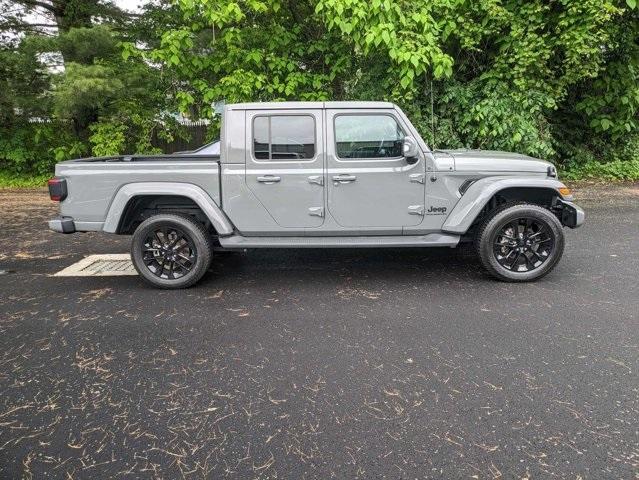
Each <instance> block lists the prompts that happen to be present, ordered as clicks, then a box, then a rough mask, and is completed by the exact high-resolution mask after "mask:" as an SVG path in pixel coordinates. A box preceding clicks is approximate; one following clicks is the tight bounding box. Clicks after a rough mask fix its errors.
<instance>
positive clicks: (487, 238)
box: [475, 203, 565, 282]
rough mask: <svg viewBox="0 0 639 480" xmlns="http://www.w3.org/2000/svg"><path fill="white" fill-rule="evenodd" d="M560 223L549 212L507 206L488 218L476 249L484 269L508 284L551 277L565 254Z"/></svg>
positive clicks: (526, 205)
mask: <svg viewBox="0 0 639 480" xmlns="http://www.w3.org/2000/svg"><path fill="white" fill-rule="evenodd" d="M564 243H565V239H564V234H563V228H562V225H561V222H560V221H559V219H558V218H557V217H556V216H555V214H554V213H553V212H551V211H550V210H549V209H547V208H544V207H542V206H540V205H535V204H530V203H508V204H504V205H502V206H500V207H498V208H496V209H495V210H494V211H493V212H491V213H489V214H488V215H486V218H484V220H483V221H482V222H481V224H480V225H479V228H478V230H477V235H476V238H475V248H476V250H477V254H478V255H479V259H480V260H481V263H482V265H483V266H484V268H485V269H486V270H487V271H488V273H490V274H491V275H492V276H493V277H495V278H497V279H499V280H503V281H507V282H529V281H532V280H537V279H539V278H541V277H543V276H544V275H546V274H547V273H549V272H550V271H551V270H552V269H553V268H554V267H555V266H556V265H557V263H558V262H559V260H560V259H561V256H562V255H563V251H564Z"/></svg>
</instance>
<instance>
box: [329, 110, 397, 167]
mask: <svg viewBox="0 0 639 480" xmlns="http://www.w3.org/2000/svg"><path fill="white" fill-rule="evenodd" d="M403 141H404V132H403V131H402V128H401V127H400V126H399V124H398V123H397V121H396V120H395V119H394V118H393V117H391V116H390V115H340V116H338V117H335V144H336V145H335V149H336V151H337V156H338V157H339V158H396V157H401V156H402V143H403Z"/></svg>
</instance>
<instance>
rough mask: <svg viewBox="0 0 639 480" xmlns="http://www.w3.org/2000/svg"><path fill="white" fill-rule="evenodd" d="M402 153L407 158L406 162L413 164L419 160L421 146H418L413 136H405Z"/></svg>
mask: <svg viewBox="0 0 639 480" xmlns="http://www.w3.org/2000/svg"><path fill="white" fill-rule="evenodd" d="M402 153H403V155H404V158H405V159H406V162H408V163H410V164H411V165H412V164H413V163H417V161H418V160H419V157H418V153H419V147H418V146H417V141H416V140H415V139H414V138H413V137H410V136H406V137H404V143H403V145H402Z"/></svg>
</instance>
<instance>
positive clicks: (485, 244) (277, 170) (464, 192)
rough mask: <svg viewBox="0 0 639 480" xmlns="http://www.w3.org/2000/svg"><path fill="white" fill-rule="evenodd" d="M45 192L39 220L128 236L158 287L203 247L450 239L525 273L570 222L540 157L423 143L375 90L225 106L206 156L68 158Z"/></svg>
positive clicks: (574, 212)
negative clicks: (53, 207)
mask: <svg viewBox="0 0 639 480" xmlns="http://www.w3.org/2000/svg"><path fill="white" fill-rule="evenodd" d="M49 191H50V196H51V198H52V199H53V200H57V201H59V202H60V214H61V215H60V216H59V217H58V218H55V219H53V220H51V221H50V222H49V227H50V228H51V229H52V230H54V231H56V232H61V233H73V232H88V231H91V232H107V233H115V234H121V235H130V234H132V235H133V239H132V245H131V257H132V259H133V263H134V265H135V268H136V269H137V271H138V272H139V274H140V276H141V277H142V278H143V279H145V280H146V281H148V282H149V283H151V284H152V285H154V286H156V287H161V288H184V287H188V286H191V285H193V284H195V283H196V282H197V281H198V280H199V279H200V278H201V277H202V276H203V275H204V274H205V273H206V271H207V270H208V268H209V266H210V263H211V260H212V256H213V252H214V250H217V249H229V250H231V249H247V248H325V247H339V248H344V247H358V248H359V247H456V246H458V245H459V244H460V243H463V242H473V243H474V246H475V248H476V251H477V253H478V255H479V258H480V260H481V263H482V264H483V266H484V267H485V268H486V270H487V271H488V272H489V273H491V274H492V275H493V276H494V277H496V278H498V279H501V280H505V281H515V282H517V281H530V280H534V279H537V278H540V277H541V276H543V275H545V274H547V273H548V272H549V271H550V270H552V269H553V267H554V266H555V265H556V264H557V262H558V261H559V259H560V258H561V255H562V253H563V249H564V235H563V230H562V226H567V227H570V228H575V227H578V226H580V225H581V224H582V223H583V221H584V212H583V210H582V209H581V208H579V207H578V206H577V205H575V204H574V203H573V198H572V196H571V193H570V190H569V189H568V188H566V186H565V185H564V184H563V183H561V182H560V181H559V180H558V179H557V171H556V169H555V167H554V166H553V165H552V164H550V163H548V162H545V161H542V160H537V159H534V158H531V157H527V156H524V155H518V154H512V153H504V152H493V151H473V150H454V151H448V150H430V149H429V148H428V146H427V145H426V143H425V142H424V140H423V139H422V138H421V136H420V135H419V133H418V132H417V130H416V129H415V127H414V126H413V125H412V124H411V122H410V120H409V119H408V118H407V117H406V115H405V114H404V113H403V112H402V111H401V109H400V108H398V107H397V106H396V105H393V104H392V103H383V102H283V103H247V104H234V105H227V106H226V107H225V108H224V113H223V121H222V128H221V140H220V144H219V154H212V153H210V149H204V150H203V151H197V150H196V151H193V152H186V153H182V154H173V155H152V156H139V155H133V156H114V157H101V158H83V159H79V160H71V161H67V162H62V163H59V164H58V165H57V166H56V170H55V177H54V178H52V179H51V180H50V181H49Z"/></svg>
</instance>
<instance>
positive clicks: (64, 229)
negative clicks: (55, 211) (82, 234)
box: [48, 217, 75, 233]
mask: <svg viewBox="0 0 639 480" xmlns="http://www.w3.org/2000/svg"><path fill="white" fill-rule="evenodd" d="M48 223H49V229H50V230H53V231H54V232H58V233H75V223H73V218H71V217H56V218H54V219H51V220H49V222H48Z"/></svg>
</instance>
